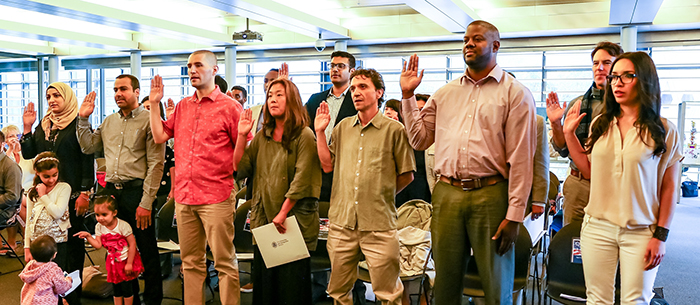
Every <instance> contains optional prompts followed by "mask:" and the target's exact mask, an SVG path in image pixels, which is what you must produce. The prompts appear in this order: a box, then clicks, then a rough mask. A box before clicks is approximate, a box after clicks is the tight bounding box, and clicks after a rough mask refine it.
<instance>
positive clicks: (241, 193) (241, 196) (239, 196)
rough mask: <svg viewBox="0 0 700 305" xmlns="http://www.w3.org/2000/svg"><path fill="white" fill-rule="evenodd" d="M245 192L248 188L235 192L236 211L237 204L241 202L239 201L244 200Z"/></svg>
mask: <svg viewBox="0 0 700 305" xmlns="http://www.w3.org/2000/svg"><path fill="white" fill-rule="evenodd" d="M247 191H248V188H247V187H245V186H244V187H243V188H241V189H240V190H239V191H238V192H236V209H238V203H239V202H241V199H243V200H245V195H246V192H247Z"/></svg>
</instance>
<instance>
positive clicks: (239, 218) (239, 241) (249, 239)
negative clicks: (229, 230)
mask: <svg viewBox="0 0 700 305" xmlns="http://www.w3.org/2000/svg"><path fill="white" fill-rule="evenodd" d="M250 205H251V201H250V200H248V201H246V202H245V203H243V204H241V205H240V206H238V209H236V218H235V219H234V220H233V227H234V228H235V231H236V235H234V237H233V245H234V246H235V247H236V253H253V233H251V232H250V231H246V230H244V228H245V226H246V221H247V220H248V211H250ZM248 228H250V225H248Z"/></svg>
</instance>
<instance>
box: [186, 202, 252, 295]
mask: <svg viewBox="0 0 700 305" xmlns="http://www.w3.org/2000/svg"><path fill="white" fill-rule="evenodd" d="M234 202H235V194H231V196H230V197H229V198H228V199H227V200H225V201H223V202H220V203H215V204H203V205H184V204H179V203H176V204H175V213H176V215H177V234H178V236H179V239H180V255H181V257H182V273H183V274H184V276H185V279H184V283H185V300H184V303H185V304H187V305H190V304H204V280H205V278H206V276H207V270H206V258H205V257H206V245H207V242H208V243H209V247H210V248H211V252H212V254H213V256H214V266H215V267H216V270H217V271H219V281H220V284H219V294H220V297H221V304H225V305H228V304H232V305H238V304H239V303H240V298H241V292H240V282H239V280H238V262H237V261H236V251H235V249H234V247H233V235H234V230H233V218H234V214H235V209H234Z"/></svg>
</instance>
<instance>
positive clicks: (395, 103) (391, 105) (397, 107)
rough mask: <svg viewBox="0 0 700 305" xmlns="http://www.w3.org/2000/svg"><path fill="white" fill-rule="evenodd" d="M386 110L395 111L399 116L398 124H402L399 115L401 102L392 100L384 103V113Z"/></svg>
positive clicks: (401, 118) (401, 117)
mask: <svg viewBox="0 0 700 305" xmlns="http://www.w3.org/2000/svg"><path fill="white" fill-rule="evenodd" d="M386 108H391V109H392V110H394V111H396V112H397V113H398V114H399V122H401V123H403V116H402V115H401V101H399V100H397V99H394V98H392V99H390V100H388V101H386V104H385V105H384V111H386Z"/></svg>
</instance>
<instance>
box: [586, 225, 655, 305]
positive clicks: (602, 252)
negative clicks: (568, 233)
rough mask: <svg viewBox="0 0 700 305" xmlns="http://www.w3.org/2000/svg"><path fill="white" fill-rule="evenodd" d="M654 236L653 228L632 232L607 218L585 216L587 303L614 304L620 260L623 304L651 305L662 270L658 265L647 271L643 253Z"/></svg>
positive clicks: (589, 304)
mask: <svg viewBox="0 0 700 305" xmlns="http://www.w3.org/2000/svg"><path fill="white" fill-rule="evenodd" d="M652 234H653V232H652V229H651V227H647V228H642V229H634V230H631V229H627V228H622V227H620V226H618V225H616V224H613V223H611V222H609V221H607V220H604V219H599V218H595V217H591V216H589V215H586V216H585V217H584V219H583V224H582V226H581V258H582V259H583V273H584V276H585V277H586V298H587V302H586V304H588V305H592V304H595V305H598V304H605V305H612V304H613V302H614V298H615V275H616V273H617V263H618V261H619V262H620V302H621V304H622V305H631V304H635V305H636V304H649V302H650V301H651V298H652V297H653V295H654V293H653V288H654V279H656V272H657V271H658V270H659V267H658V266H657V267H656V268H654V269H651V270H648V271H644V267H645V266H646V262H645V261H644V253H645V252H646V249H647V244H648V243H649V240H651V236H652Z"/></svg>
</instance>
